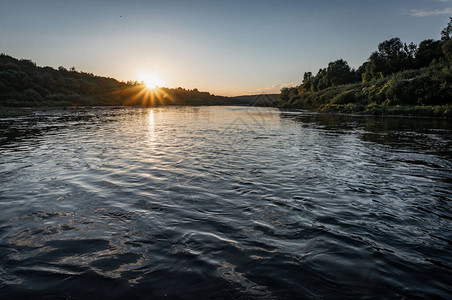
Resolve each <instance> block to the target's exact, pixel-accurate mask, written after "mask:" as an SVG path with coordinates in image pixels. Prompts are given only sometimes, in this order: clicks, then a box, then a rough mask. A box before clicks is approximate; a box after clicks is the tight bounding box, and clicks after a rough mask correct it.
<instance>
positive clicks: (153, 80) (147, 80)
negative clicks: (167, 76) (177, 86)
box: [140, 73, 164, 89]
mask: <svg viewBox="0 0 452 300" xmlns="http://www.w3.org/2000/svg"><path fill="white" fill-rule="evenodd" d="M140 79H141V81H142V82H143V83H144V84H145V85H146V88H147V89H155V88H158V87H161V86H163V85H164V83H163V81H162V80H161V79H160V78H159V77H158V76H156V75H154V74H150V73H145V74H141V75H140Z"/></svg>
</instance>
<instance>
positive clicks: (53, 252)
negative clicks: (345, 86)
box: [0, 107, 452, 299]
mask: <svg viewBox="0 0 452 300" xmlns="http://www.w3.org/2000/svg"><path fill="white" fill-rule="evenodd" d="M451 170H452V124H451V122H450V120H449V121H448V120H440V119H421V118H393V117H385V118H382V117H364V116H339V115H336V116H335V115H322V114H315V113H308V112H303V111H279V110H278V109H273V108H252V107H167V108H143V109H141V108H117V109H113V108H91V109H74V110H50V111H36V112H34V113H33V114H32V115H30V116H25V117H22V118H14V119H12V118H9V119H0V178H1V179H0V298H15V297H47V298H49V299H52V298H58V297H59V298H71V299H74V298H75V299H85V298H87V297H90V298H106V299H107V298H108V299H110V298H121V299H125V298H127V297H132V298H152V297H155V298H160V297H165V296H168V297H182V298H195V297H202V298H206V297H210V298H211V297H216V298H247V299H249V298H275V299H286V298H293V297H301V298H335V297H396V298H399V297H410V298H411V297H443V298H449V299H450V298H451V297H452V281H451V279H452V250H451V249H452V248H451V243H452V223H451V218H452V203H451V198H452V171H451ZM47 298H46V299H47Z"/></svg>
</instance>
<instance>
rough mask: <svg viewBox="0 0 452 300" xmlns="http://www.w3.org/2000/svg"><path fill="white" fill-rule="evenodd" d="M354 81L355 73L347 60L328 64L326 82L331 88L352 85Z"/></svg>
mask: <svg viewBox="0 0 452 300" xmlns="http://www.w3.org/2000/svg"><path fill="white" fill-rule="evenodd" d="M353 79H354V78H353V72H352V70H351V69H350V66H349V65H348V63H347V62H346V61H345V60H343V59H339V60H336V61H334V62H330V63H329V64H328V68H327V71H326V80H327V82H328V85H329V86H335V85H341V84H346V83H351V82H353Z"/></svg>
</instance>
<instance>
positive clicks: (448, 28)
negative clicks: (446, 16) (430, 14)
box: [441, 17, 452, 41]
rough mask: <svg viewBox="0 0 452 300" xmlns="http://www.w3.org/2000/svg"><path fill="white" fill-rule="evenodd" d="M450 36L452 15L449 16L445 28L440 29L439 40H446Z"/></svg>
mask: <svg viewBox="0 0 452 300" xmlns="http://www.w3.org/2000/svg"><path fill="white" fill-rule="evenodd" d="M451 38H452V17H450V21H449V23H448V24H447V26H446V28H444V29H443V30H442V31H441V40H442V41H446V40H450V39H451Z"/></svg>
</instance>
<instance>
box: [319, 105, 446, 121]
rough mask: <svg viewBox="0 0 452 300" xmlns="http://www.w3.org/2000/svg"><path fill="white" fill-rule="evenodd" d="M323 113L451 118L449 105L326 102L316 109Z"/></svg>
mask: <svg viewBox="0 0 452 300" xmlns="http://www.w3.org/2000/svg"><path fill="white" fill-rule="evenodd" d="M317 111H318V112H323V113H346V114H366V115H396V116H418V117H435V118H447V119H450V118H452V106H451V105H429V106H416V105H396V106H387V105H377V104H374V103H372V104H369V105H367V106H364V105H360V104H354V103H349V104H326V105H324V106H322V107H321V108H320V109H318V110H317Z"/></svg>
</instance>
